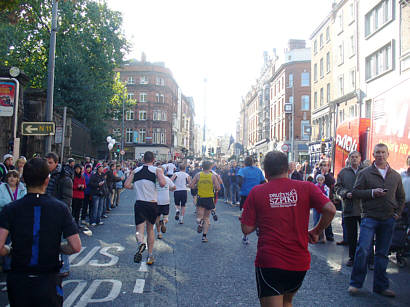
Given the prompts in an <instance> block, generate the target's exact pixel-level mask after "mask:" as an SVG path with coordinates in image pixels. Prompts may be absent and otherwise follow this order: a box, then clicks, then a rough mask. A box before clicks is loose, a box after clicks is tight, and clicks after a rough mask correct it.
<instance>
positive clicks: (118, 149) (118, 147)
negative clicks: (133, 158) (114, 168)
mask: <svg viewBox="0 0 410 307" xmlns="http://www.w3.org/2000/svg"><path fill="white" fill-rule="evenodd" d="M116 152H120V144H117V148H116Z"/></svg>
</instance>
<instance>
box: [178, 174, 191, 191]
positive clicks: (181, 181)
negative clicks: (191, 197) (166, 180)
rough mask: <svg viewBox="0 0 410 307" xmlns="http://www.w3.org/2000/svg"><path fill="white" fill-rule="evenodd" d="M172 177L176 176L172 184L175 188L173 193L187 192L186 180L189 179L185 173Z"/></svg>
mask: <svg viewBox="0 0 410 307" xmlns="http://www.w3.org/2000/svg"><path fill="white" fill-rule="evenodd" d="M174 175H175V176H176V178H175V179H174V182H175V185H176V187H177V189H176V190H175V191H187V190H188V187H187V183H188V182H187V179H188V178H189V175H188V174H187V173H185V172H176V173H175V174H174Z"/></svg>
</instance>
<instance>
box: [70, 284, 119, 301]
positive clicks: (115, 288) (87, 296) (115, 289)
mask: <svg viewBox="0 0 410 307" xmlns="http://www.w3.org/2000/svg"><path fill="white" fill-rule="evenodd" d="M102 283H111V284H112V288H111V291H110V293H108V295H107V296H106V297H103V298H92V297H93V295H94V294H95V292H96V291H97V289H98V287H99V286H100V285H101V284H102ZM121 287H122V282H121V281H119V280H115V279H96V280H94V281H93V282H92V283H91V285H90V287H89V288H88V290H87V291H86V292H85V293H84V294H83V295H82V296H81V298H80V300H79V301H78V303H77V305H75V307H85V306H87V305H88V304H90V303H104V302H111V301H113V300H115V299H116V298H117V297H118V295H119V294H120V292H121Z"/></svg>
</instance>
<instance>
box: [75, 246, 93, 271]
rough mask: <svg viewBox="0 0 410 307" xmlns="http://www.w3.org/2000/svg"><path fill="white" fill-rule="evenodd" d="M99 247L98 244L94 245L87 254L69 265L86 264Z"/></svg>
mask: <svg viewBox="0 0 410 307" xmlns="http://www.w3.org/2000/svg"><path fill="white" fill-rule="evenodd" d="M99 249H100V246H95V247H94V248H93V249H92V250H90V251H89V252H88V254H87V255H86V256H85V257H84V258H83V259H81V261H79V262H78V263H76V264H71V265H70V266H71V267H76V266H82V265H84V264H86V263H87V262H88V261H90V260H91V258H92V257H93V256H94V255H95V254H96V253H97V252H98V250H99Z"/></svg>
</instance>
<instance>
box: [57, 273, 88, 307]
mask: <svg viewBox="0 0 410 307" xmlns="http://www.w3.org/2000/svg"><path fill="white" fill-rule="evenodd" d="M71 283H78V285H77V286H76V287H75V288H74V290H73V292H71V293H70V295H69V296H68V297H67V298H66V299H65V300H64V303H63V306H64V307H71V305H73V303H74V302H75V300H76V299H77V297H78V296H79V295H80V294H81V292H83V290H84V289H85V287H86V286H87V282H86V281H85V280H75V279H73V280H65V281H63V287H64V286H65V285H67V284H71Z"/></svg>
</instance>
